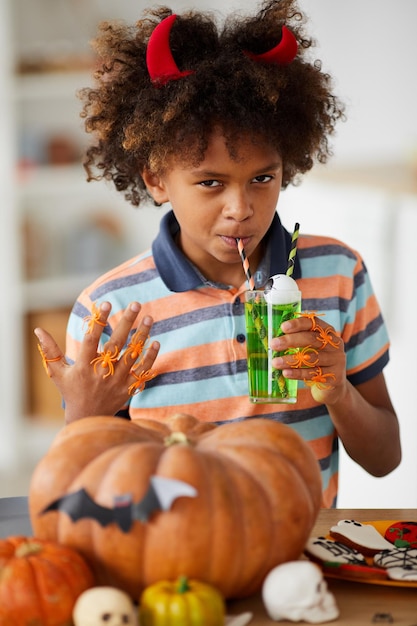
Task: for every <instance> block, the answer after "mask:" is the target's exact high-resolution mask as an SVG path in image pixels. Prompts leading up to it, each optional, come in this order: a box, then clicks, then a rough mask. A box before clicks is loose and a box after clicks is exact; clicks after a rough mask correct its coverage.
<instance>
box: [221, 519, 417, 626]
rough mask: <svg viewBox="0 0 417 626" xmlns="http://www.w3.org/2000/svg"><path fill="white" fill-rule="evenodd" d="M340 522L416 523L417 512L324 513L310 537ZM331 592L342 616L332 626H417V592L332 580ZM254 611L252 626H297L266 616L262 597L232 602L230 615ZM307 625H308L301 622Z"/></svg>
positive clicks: (329, 580)
mask: <svg viewBox="0 0 417 626" xmlns="http://www.w3.org/2000/svg"><path fill="white" fill-rule="evenodd" d="M341 519H355V520H357V521H359V522H361V521H362V522H365V521H370V520H408V521H417V509H377V510H376V509H322V510H321V511H320V513H319V516H318V519H317V522H316V524H315V526H314V528H313V531H312V533H311V535H312V536H313V537H318V536H321V535H326V534H328V532H329V528H330V527H331V526H332V525H334V524H336V523H337V522H338V521H339V520H341ZM327 582H328V587H329V590H330V591H331V592H332V593H333V595H334V597H335V599H336V603H337V605H338V607H339V611H340V615H339V617H338V619H336V620H334V621H333V622H327V623H328V624H330V625H333V624H335V625H336V624H337V625H339V624H344V625H345V626H373V625H374V624H393V626H417V589H416V588H411V589H410V588H408V589H405V588H402V587H401V588H400V587H388V586H386V585H374V584H365V583H359V582H356V581H342V580H336V579H331V578H329V579H328V580H327ZM244 611H251V612H253V613H254V618H253V620H252V621H251V622H250V626H271V624H275V625H276V626H277V625H279V626H281V625H282V626H286V625H287V626H289V625H292V626H294V622H288V621H279V622H274V621H272V620H270V619H269V618H268V616H267V614H266V612H265V609H264V607H263V604H262V600H261V597H260V595H258V596H255V597H251V598H248V599H246V600H239V601H234V602H230V604H229V607H228V613H229V614H233V615H234V614H238V613H243V612H244ZM298 623H299V624H303V623H304V624H306V622H301V623H300V622H298Z"/></svg>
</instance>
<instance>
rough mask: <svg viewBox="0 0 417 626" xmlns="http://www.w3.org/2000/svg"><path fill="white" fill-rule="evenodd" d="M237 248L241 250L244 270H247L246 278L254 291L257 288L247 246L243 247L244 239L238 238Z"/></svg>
mask: <svg viewBox="0 0 417 626" xmlns="http://www.w3.org/2000/svg"><path fill="white" fill-rule="evenodd" d="M236 243H237V249H238V250H239V254H240V258H241V260H242V265H243V271H244V272H245V276H246V280H247V281H248V285H249V289H251V290H252V291H253V290H254V289H255V281H254V279H253V276H252V274H251V271H250V267H249V260H248V258H247V256H246V252H245V248H244V247H243V243H242V240H241V239H239V238H238V237H237V238H236Z"/></svg>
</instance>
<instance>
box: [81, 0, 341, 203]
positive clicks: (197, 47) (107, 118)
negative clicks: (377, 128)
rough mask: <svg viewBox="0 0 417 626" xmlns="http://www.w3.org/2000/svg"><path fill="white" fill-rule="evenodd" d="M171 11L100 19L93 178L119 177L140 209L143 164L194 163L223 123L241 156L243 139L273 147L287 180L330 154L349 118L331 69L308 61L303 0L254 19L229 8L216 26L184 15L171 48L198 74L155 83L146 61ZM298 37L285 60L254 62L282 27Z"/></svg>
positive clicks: (86, 113)
mask: <svg viewBox="0 0 417 626" xmlns="http://www.w3.org/2000/svg"><path fill="white" fill-rule="evenodd" d="M169 15H172V11H171V9H169V8H168V7H165V6H164V7H158V8H155V9H149V10H148V11H146V12H145V14H144V17H143V19H141V20H140V21H138V22H137V23H136V24H135V25H134V26H128V25H126V24H125V23H123V22H105V23H103V24H101V25H100V31H99V34H98V37H97V39H96V40H95V41H94V48H95V50H96V53H97V57H98V60H97V62H98V69H97V70H96V72H95V78H96V84H95V86H94V87H93V88H85V89H82V90H81V91H80V93H79V96H80V98H81V99H82V100H83V110H82V113H81V116H82V117H84V118H85V128H86V131H87V132H89V133H92V134H93V135H94V137H95V143H94V144H93V145H91V146H90V147H89V148H88V150H87V153H86V158H85V162H84V167H85V169H86V172H87V177H88V180H100V179H106V180H110V181H113V183H114V185H115V187H116V189H117V190H119V191H121V192H123V193H124V195H125V197H126V199H127V200H129V201H130V202H131V203H132V204H133V205H134V206H138V205H139V204H140V203H141V201H142V200H144V199H146V198H148V196H147V192H146V187H145V185H144V182H143V179H142V177H141V172H142V171H143V169H144V168H145V167H146V168H149V169H151V170H153V171H155V172H158V173H162V172H163V170H164V166H165V165H166V163H167V159H168V158H171V157H175V159H177V160H181V162H182V163H183V164H189V165H196V164H198V163H199V162H201V161H202V160H203V158H204V153H205V150H206V148H207V145H208V140H209V138H210V135H211V134H212V132H213V129H214V127H220V128H221V129H222V131H223V133H224V135H225V138H226V143H227V146H228V149H229V151H230V155H231V157H232V158H233V157H234V156H235V153H234V146H235V145H236V141H238V140H239V138H241V137H242V136H246V137H257V138H259V139H261V140H263V141H267V142H268V143H269V144H271V145H273V146H274V147H275V148H276V149H277V151H278V152H279V153H280V155H281V157H282V159H283V187H284V188H285V187H286V186H287V185H288V184H289V183H291V182H294V181H295V180H296V177H297V175H298V174H302V173H305V172H307V171H308V170H309V169H311V167H312V166H313V163H314V161H315V160H317V161H319V162H321V163H324V162H326V161H327V159H328V157H329V156H330V155H331V149H330V146H329V141H328V137H329V136H330V135H331V134H332V133H333V132H334V129H335V125H336V122H337V121H338V120H339V119H340V118H343V106H342V105H341V103H340V102H339V100H338V98H337V97H336V96H335V95H334V94H333V93H332V85H331V79H330V76H329V75H328V74H326V73H324V72H323V71H322V69H321V63H320V61H317V60H316V61H313V62H312V61H309V60H308V59H306V58H305V57H306V55H307V51H308V49H309V48H311V47H312V46H313V40H312V39H310V38H308V37H307V36H306V35H305V33H304V23H305V17H304V16H303V14H302V13H301V12H300V10H299V9H298V7H297V4H296V1H295V0H266V1H265V2H264V3H263V5H262V7H261V9H260V10H259V12H258V13H257V14H256V15H255V16H254V17H242V16H238V15H237V14H235V15H234V14H232V15H230V16H229V17H228V18H227V19H226V20H225V21H224V23H223V24H222V26H221V27H220V26H218V25H217V23H216V20H215V18H214V15H213V14H212V13H209V12H207V13H206V12H204V13H202V12H198V11H194V10H192V11H187V12H185V13H183V14H180V15H178V16H177V18H176V20H175V22H174V24H173V28H172V31H171V34H170V47H171V51H172V54H173V57H174V59H175V62H176V64H177V66H178V68H179V69H180V70H192V73H190V74H189V75H187V76H186V77H184V78H181V79H178V80H171V81H169V82H167V83H166V84H165V85H163V86H160V87H156V86H155V85H154V84H153V83H152V81H151V79H150V76H149V73H148V69H147V65H146V48H147V43H148V41H149V37H150V35H151V34H152V32H153V30H154V28H155V27H156V26H157V25H158V24H159V23H160V21H162V20H163V19H164V18H166V17H168V16H169ZM283 25H285V26H286V27H287V28H289V29H290V30H291V31H292V32H293V33H294V35H295V36H296V38H297V41H298V52H297V56H296V58H295V59H294V60H293V61H292V63H290V64H287V65H275V64H266V63H261V62H257V61H254V60H253V59H251V58H250V57H249V56H248V55H246V54H244V52H243V51H249V52H253V53H255V54H260V53H262V52H265V51H266V50H269V49H271V48H272V47H274V46H275V45H277V43H278V41H279V39H280V37H281V32H282V26H283Z"/></svg>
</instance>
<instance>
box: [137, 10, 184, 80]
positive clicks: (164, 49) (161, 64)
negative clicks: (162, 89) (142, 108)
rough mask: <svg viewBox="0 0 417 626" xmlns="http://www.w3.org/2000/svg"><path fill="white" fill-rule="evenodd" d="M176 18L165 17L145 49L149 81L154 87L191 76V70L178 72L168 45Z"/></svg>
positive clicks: (172, 16) (173, 16) (171, 16)
mask: <svg viewBox="0 0 417 626" xmlns="http://www.w3.org/2000/svg"><path fill="white" fill-rule="evenodd" d="M176 18H177V16H176V15H170V16H169V17H166V18H165V19H164V20H162V22H160V23H159V24H158V26H157V27H156V28H155V29H154V31H153V33H152V35H151V36H150V38H149V42H148V47H147V49H146V65H147V68H148V72H149V76H150V77H151V81H152V82H153V83H155V84H156V85H165V83H167V82H169V81H170V80H177V79H178V78H182V77H183V76H188V75H189V74H192V71H191V70H185V71H184V72H180V70H179V69H178V66H177V64H176V63H175V60H174V57H173V56H172V52H171V48H170V45H169V35H170V33H171V29H172V25H173V23H174V22H175V20H176Z"/></svg>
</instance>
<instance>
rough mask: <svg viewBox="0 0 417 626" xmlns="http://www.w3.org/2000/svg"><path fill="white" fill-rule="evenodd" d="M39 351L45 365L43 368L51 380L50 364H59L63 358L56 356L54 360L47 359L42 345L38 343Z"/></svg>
mask: <svg viewBox="0 0 417 626" xmlns="http://www.w3.org/2000/svg"><path fill="white" fill-rule="evenodd" d="M38 350H39V354H40V355H41V357H42V365H43V367H44V369H45V372H46V373H47V374H48V376H49V378H51V372H50V371H49V368H48V363H57V362H58V361H60V360H61V359H62V356H56V357H55V358H53V359H47V358H46V354H45V352H44V351H43V350H42V347H41V344H40V343H38Z"/></svg>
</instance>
